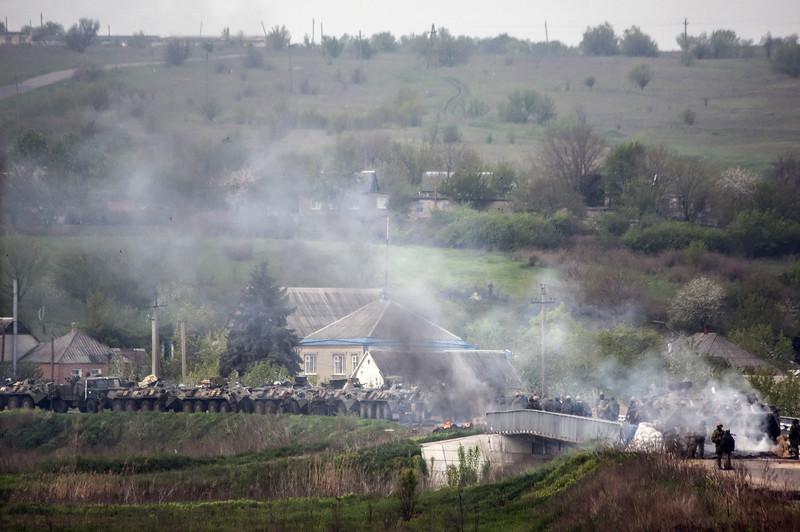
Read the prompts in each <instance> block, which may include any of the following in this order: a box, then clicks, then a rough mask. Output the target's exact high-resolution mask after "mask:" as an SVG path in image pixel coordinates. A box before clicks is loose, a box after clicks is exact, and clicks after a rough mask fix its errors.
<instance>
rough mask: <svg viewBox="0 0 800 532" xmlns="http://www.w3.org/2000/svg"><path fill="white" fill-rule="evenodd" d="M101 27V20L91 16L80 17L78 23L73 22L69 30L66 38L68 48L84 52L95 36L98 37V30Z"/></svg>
mask: <svg viewBox="0 0 800 532" xmlns="http://www.w3.org/2000/svg"><path fill="white" fill-rule="evenodd" d="M99 29H100V21H99V20H92V19H90V18H82V19H80V20H79V21H78V24H73V25H72V27H71V28H70V29H69V31H67V35H66V38H65V41H66V43H67V48H69V49H70V50H75V51H76V52H79V53H83V52H84V51H85V50H86V48H87V47H88V46H89V45H90V44H92V41H93V40H94V38H95V37H97V30H99Z"/></svg>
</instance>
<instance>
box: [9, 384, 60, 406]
mask: <svg viewBox="0 0 800 532" xmlns="http://www.w3.org/2000/svg"><path fill="white" fill-rule="evenodd" d="M52 389H53V386H52V384H51V383H50V382H46V381H43V380H41V379H24V380H21V381H15V382H9V383H7V384H5V385H3V386H0V410H2V409H3V408H5V407H6V406H7V407H8V409H9V410H15V409H17V408H35V407H37V406H38V407H39V408H50V396H51V395H50V394H51V393H52Z"/></svg>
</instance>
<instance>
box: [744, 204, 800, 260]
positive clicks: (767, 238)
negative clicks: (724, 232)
mask: <svg viewBox="0 0 800 532" xmlns="http://www.w3.org/2000/svg"><path fill="white" fill-rule="evenodd" d="M730 231H731V235H732V236H733V237H734V239H735V240H736V241H737V242H739V243H740V245H741V247H742V250H743V251H744V253H745V254H746V255H747V256H748V257H776V256H780V255H786V254H790V253H797V252H798V251H800V223H798V222H795V221H792V220H787V219H786V218H784V217H782V216H781V215H780V214H778V213H777V212H776V211H773V210H768V211H767V212H759V211H745V212H742V213H740V214H739V215H738V216H737V217H736V220H734V222H733V223H732V224H731V227H730Z"/></svg>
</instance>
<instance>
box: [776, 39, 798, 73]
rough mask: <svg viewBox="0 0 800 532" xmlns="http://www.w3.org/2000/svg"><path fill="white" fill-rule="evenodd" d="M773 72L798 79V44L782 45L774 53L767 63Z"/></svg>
mask: <svg viewBox="0 0 800 532" xmlns="http://www.w3.org/2000/svg"><path fill="white" fill-rule="evenodd" d="M769 66H770V68H772V70H773V71H774V72H778V73H780V74H786V75H787V76H789V77H792V78H796V77H800V44H796V43H795V44H783V45H781V47H780V48H778V49H777V50H776V51H775V54H774V55H773V56H772V59H771V60H770V62H769Z"/></svg>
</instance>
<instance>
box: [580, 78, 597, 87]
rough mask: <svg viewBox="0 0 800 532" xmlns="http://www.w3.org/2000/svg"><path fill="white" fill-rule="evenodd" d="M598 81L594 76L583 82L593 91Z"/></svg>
mask: <svg viewBox="0 0 800 532" xmlns="http://www.w3.org/2000/svg"><path fill="white" fill-rule="evenodd" d="M596 81H597V80H596V79H595V78H594V76H586V79H584V80H583V84H584V85H586V86H587V87H589V90H592V89H593V88H594V84H595V82H596Z"/></svg>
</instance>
